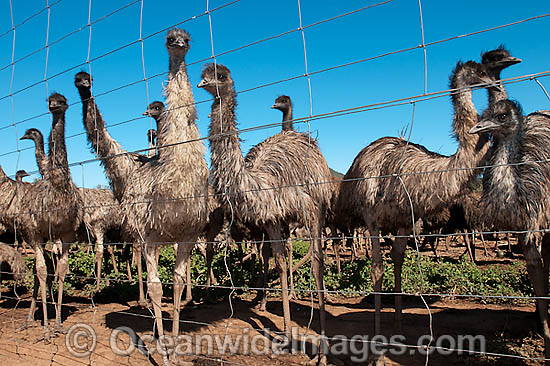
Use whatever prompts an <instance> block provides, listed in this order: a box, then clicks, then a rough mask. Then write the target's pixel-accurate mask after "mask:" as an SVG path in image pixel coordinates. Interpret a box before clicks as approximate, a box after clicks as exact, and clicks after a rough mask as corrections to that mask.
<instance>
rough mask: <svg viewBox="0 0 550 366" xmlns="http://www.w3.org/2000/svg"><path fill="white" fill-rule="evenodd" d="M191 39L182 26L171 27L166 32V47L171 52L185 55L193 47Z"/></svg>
mask: <svg viewBox="0 0 550 366" xmlns="http://www.w3.org/2000/svg"><path fill="white" fill-rule="evenodd" d="M190 41H191V36H190V35H189V33H187V31H185V30H183V29H180V28H174V29H170V30H169V31H168V33H167V34H166V49H167V50H168V53H170V54H173V55H179V56H185V55H186V54H187V51H189V48H190V47H191V45H190V44H189V42H190Z"/></svg>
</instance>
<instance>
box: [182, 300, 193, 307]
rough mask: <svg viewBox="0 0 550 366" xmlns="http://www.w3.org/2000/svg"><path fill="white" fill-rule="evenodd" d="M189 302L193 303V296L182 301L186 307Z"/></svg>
mask: <svg viewBox="0 0 550 366" xmlns="http://www.w3.org/2000/svg"><path fill="white" fill-rule="evenodd" d="M189 304H193V298H190V299H184V300H183V301H182V302H181V307H182V308H184V307H186V306H187V305H189Z"/></svg>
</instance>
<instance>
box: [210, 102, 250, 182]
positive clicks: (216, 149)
mask: <svg viewBox="0 0 550 366" xmlns="http://www.w3.org/2000/svg"><path fill="white" fill-rule="evenodd" d="M235 107H236V99H235V92H234V91H231V92H229V93H227V95H225V93H224V95H223V96H222V97H220V98H216V99H215V101H214V103H212V111H211V115H210V129H209V134H210V136H211V137H210V152H211V156H212V169H213V177H214V185H215V188H216V190H217V191H218V192H223V191H225V188H226V187H228V188H230V189H237V190H239V191H241V192H243V191H246V189H241V187H239V182H241V181H242V179H241V178H242V175H243V173H245V171H244V158H243V155H242V151H241V144H240V141H239V135H238V134H237V133H236V132H237V126H236V122H235Z"/></svg>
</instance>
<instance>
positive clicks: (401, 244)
mask: <svg viewBox="0 0 550 366" xmlns="http://www.w3.org/2000/svg"><path fill="white" fill-rule="evenodd" d="M397 234H398V237H397V238H395V241H394V243H393V246H392V249H391V256H392V259H393V263H394V270H393V275H394V278H395V293H396V295H395V314H394V327H395V331H396V334H400V333H401V313H402V311H403V309H402V304H401V301H402V299H401V295H398V294H399V293H401V271H402V268H403V260H404V258H405V249H406V247H407V237H406V236H405V235H406V234H407V232H406V230H404V229H399V230H398V231H397ZM377 334H378V333H377Z"/></svg>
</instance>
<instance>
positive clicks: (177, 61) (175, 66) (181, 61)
mask: <svg viewBox="0 0 550 366" xmlns="http://www.w3.org/2000/svg"><path fill="white" fill-rule="evenodd" d="M168 54H169V58H168V60H169V61H168V62H169V64H168V79H172V78H173V77H174V76H176V74H177V73H178V71H180V70H181V69H182V68H183V69H186V68H187V66H186V65H185V53H184V52H182V51H178V50H173V51H172V52H169V53H168Z"/></svg>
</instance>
